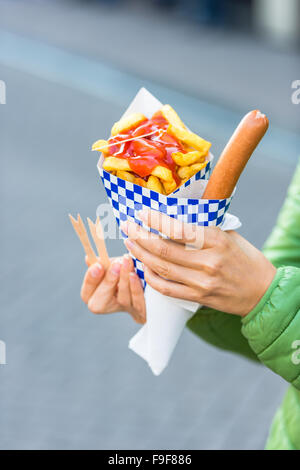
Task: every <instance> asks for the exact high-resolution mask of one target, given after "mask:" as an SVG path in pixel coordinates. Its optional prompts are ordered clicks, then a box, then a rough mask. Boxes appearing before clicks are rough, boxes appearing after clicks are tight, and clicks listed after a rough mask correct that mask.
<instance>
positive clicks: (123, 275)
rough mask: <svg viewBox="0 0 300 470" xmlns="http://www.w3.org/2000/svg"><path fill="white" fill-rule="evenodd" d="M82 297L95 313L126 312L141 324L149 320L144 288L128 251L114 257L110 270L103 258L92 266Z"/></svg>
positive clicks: (86, 275) (87, 273) (84, 283)
mask: <svg viewBox="0 0 300 470" xmlns="http://www.w3.org/2000/svg"><path fill="white" fill-rule="evenodd" d="M81 298H82V300H83V301H84V303H86V304H87V306H88V308H89V310H90V311H91V312H92V313H95V314H101V313H102V314H103V313H113V312H120V311H126V312H128V313H130V314H131V316H132V317H133V319H134V320H135V321H136V322H137V323H145V321H146V307H145V299H144V291H143V288H142V284H141V281H140V279H139V277H138V275H137V274H136V273H135V272H134V266H133V261H132V259H131V257H130V256H129V255H128V254H127V255H124V256H123V258H116V259H113V260H112V262H111V265H110V267H109V268H108V270H107V271H106V272H105V270H104V268H103V266H102V265H101V263H100V261H99V263H96V264H93V265H92V266H90V267H89V268H88V270H87V272H86V274H85V277H84V280H83V283H82V287H81Z"/></svg>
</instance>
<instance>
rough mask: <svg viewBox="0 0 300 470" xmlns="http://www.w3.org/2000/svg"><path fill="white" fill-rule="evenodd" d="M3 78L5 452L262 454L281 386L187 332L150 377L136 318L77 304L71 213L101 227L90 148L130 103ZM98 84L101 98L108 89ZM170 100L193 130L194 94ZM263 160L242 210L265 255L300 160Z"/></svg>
mask: <svg viewBox="0 0 300 470" xmlns="http://www.w3.org/2000/svg"><path fill="white" fill-rule="evenodd" d="M1 21H2V20H1ZM33 27H34V25H32V28H33ZM32 50H34V51H35V52H37V49H32ZM43 51H44V49H43ZM49 54H50V52H49ZM0 55H1V54H0ZM38 57H39V56H37V58H38ZM72 57H73V59H72V60H73V61H74V62H76V56H72ZM78 60H80V58H79V57H78ZM52 65H53V64H52ZM120 65H122V64H120ZM0 67H1V69H0V70H1V72H0V75H1V77H0V78H1V79H3V80H5V81H6V83H7V88H8V91H9V94H8V100H7V104H6V105H5V106H1V107H0V121H1V122H0V129H1V154H2V155H3V156H4V172H3V173H2V179H3V184H1V188H2V194H1V196H2V198H3V201H4V204H2V205H1V216H2V220H3V223H2V230H1V233H0V239H1V243H0V245H1V247H2V248H1V255H2V263H1V266H2V269H1V271H0V276H1V286H2V289H1V292H0V299H1V314H0V339H2V340H4V341H6V344H7V362H8V363H7V365H6V366H0V448H1V449H16V448H21V449H65V448H66V449H76V448H79V449H94V448H96V449H101V448H104V449H114V448H119V449H128V448H132V449H142V448H149V449H151V448H156V449H163V448H167V449H180V448H181V449H194V448H195V449H257V448H259V449H260V448H263V446H264V442H265V439H266V435H267V430H268V427H269V424H270V422H271V419H272V416H273V414H274V412H275V410H276V407H277V406H278V405H279V403H280V401H281V398H282V396H283V393H284V390H285V389H286V384H285V383H284V381H283V380H281V379H280V378H279V377H278V376H276V375H274V374H273V373H272V372H271V371H269V370H267V369H266V368H264V367H262V366H260V365H258V364H253V363H251V362H249V361H247V360H245V359H242V358H239V357H237V356H234V355H232V354H230V353H224V352H222V351H219V350H217V349H214V348H212V347H210V346H209V345H207V344H205V343H203V342H202V341H200V340H199V339H198V338H197V337H196V336H194V335H192V334H191V333H190V332H189V331H185V332H184V334H183V337H182V338H181V340H180V343H179V345H178V347H177V349H176V351H175V354H174V357H173V359H172V361H171V363H170V365H169V367H168V368H167V370H166V371H165V372H164V373H163V375H161V376H160V377H158V378H157V377H154V376H152V374H151V372H150V370H148V368H147V366H146V365H145V363H144V362H143V361H142V360H141V359H140V358H138V357H137V356H135V355H134V354H133V353H132V352H131V351H129V350H128V349H127V342H128V339H129V338H130V337H131V336H132V335H133V333H134V332H135V331H136V330H137V326H136V325H135V324H134V323H133V322H132V320H131V319H130V318H129V317H128V316H127V315H125V314H124V313H119V314H115V315H111V316H101V317H97V316H93V315H92V314H90V313H89V312H88V311H87V309H86V308H85V306H84V305H83V304H82V303H81V301H80V298H79V287H80V283H81V280H82V276H83V274H84V270H85V266H84V262H83V256H82V252H81V248H80V246H79V242H78V240H77V239H76V237H75V235H74V234H73V232H72V228H71V225H70V223H69V221H68V218H67V214H68V213H69V212H71V213H76V212H80V213H81V214H82V215H83V216H93V215H94V213H95V209H96V206H97V205H98V204H99V203H100V202H103V201H104V200H105V195H104V191H103V189H102V186H101V184H100V182H99V179H98V175H97V172H96V168H95V164H96V161H95V157H94V156H93V155H91V154H90V152H89V145H90V143H91V142H93V141H94V140H95V139H96V138H98V137H100V136H102V135H106V133H107V131H108V128H109V126H110V123H111V122H113V121H114V120H116V119H117V118H118V116H119V115H120V113H121V112H122V110H123V108H124V106H125V104H126V103H124V102H122V100H120V103H119V105H118V104H117V100H113V99H110V98H109V95H108V97H107V98H106V99H105V97H104V96H102V97H101V96H100V95H99V94H97V93H93V90H90V92H88V89H86V92H85V91H84V90H80V89H79V88H76V87H72V88H71V87H68V86H66V85H65V82H59V81H57V82H56V83H55V80H54V79H53V76H52V78H51V80H50V79H47V77H46V75H45V77H44V78H41V75H40V74H39V73H38V68H36V69H32V71H31V73H30V70H29V69H27V71H24V70H23V71H22V70H21V67H19V68H17V67H16V66H14V67H13V66H12V67H8V66H4V65H3V64H1V62H0ZM65 67H67V65H66V64H65ZM114 73H115V72H114V70H112V76H114ZM57 76H58V75H57ZM128 80H129V79H128ZM130 80H131V81H128V82H126V84H127V85H128V87H129V88H130V86H136V85H137V83H138V82H137V81H136V80H137V79H136V78H135V76H134V75H132V77H131V79H130ZM130 84H131V85H130ZM150 85H151V84H150ZM101 86H102V87H103V89H104V91H103V94H104V95H105V90H108V89H109V86H110V85H109V84H108V83H106V82H105V81H104V80H103V83H101ZM170 93H171V91H170ZM174 93H175V92H174ZM170 96H171V95H170ZM173 96H174V97H175V96H178V100H179V99H180V104H181V106H182V111H184V118H185V120H186V121H187V122H188V123H189V122H191V121H192V123H193V124H194V123H195V110H193V109H192V108H190V106H189V103H190V99H191V97H189V96H187V95H185V94H178V95H175V94H174V95H173ZM195 99H196V98H195ZM195 102H196V101H195ZM172 104H174V105H176V103H173V102H172ZM244 105H245V104H243V106H244ZM207 106H208V105H207ZM245 106H246V105H245ZM205 109H208V108H205ZM189 110H190V111H189ZM219 111H220V113H219V114H221V112H222V109H219ZM217 112H218V109H216V113H217ZM224 112H225V111H224ZM199 114H200V115H199V121H200V123H201V122H202V121H203V116H202V114H203V112H201V111H200V113H199ZM230 116H231V118H230V119H229V117H230ZM235 118H236V114H234V113H233V114H230V110H229V111H228V112H226V113H225V114H224V115H223V120H224V128H225V129H226V130H227V129H229V128H230V127H231V128H233V126H234V120H235ZM216 119H218V118H217V117H216ZM226 119H227V121H226ZM214 122H215V123H216V122H217V121H213V119H212V120H211V123H210V125H209V126H208V129H207V132H211V134H213V133H214V134H215V140H216V142H217V144H216V153H218V151H219V148H221V146H222V145H223V143H224V140H223V139H224V130H223V129H219V128H218V127H216V128H215V129H213V125H214ZM199 126H200V124H199ZM209 129H210V130H209ZM197 130H200V129H197ZM262 149H264V150H262ZM262 149H261V150H260V151H259V152H257V155H256V157H255V158H254V159H253V161H252V162H251V163H250V164H249V167H248V169H247V172H245V174H244V175H243V178H242V181H241V184H240V185H239V189H238V194H237V196H236V198H235V200H234V202H233V205H232V212H234V213H236V214H237V215H239V216H241V218H242V219H243V222H244V225H243V228H242V233H244V234H245V235H246V236H247V237H248V238H249V239H250V240H251V241H252V242H254V243H255V244H256V245H257V246H261V244H262V243H263V240H264V239H265V237H266V236H267V234H268V233H269V231H270V229H271V227H272V225H273V223H274V221H275V218H276V214H277V212H278V208H279V207H280V204H281V203H282V200H283V198H284V194H285V190H286V187H287V185H288V182H289V180H290V178H291V175H292V173H293V169H294V166H295V162H296V160H295V156H294V157H293V158H291V159H287V160H285V159H284V156H283V160H282V161H279V160H278V159H273V158H272V152H271V151H270V154H269V155H268V154H267V153H268V152H267V150H269V149H270V150H272V143H271V142H270V143H269V146H268V147H262ZM275 151H276V149H275V148H274V152H275ZM295 155H296V153H295ZM3 174H4V178H3ZM262 201H263V202H262ZM258 208H259V210H258ZM123 250H124V248H123V245H122V243H121V242H119V241H111V242H110V243H109V251H110V253H111V255H115V254H121V253H122V252H123Z"/></svg>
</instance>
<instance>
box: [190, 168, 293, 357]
mask: <svg viewBox="0 0 300 470" xmlns="http://www.w3.org/2000/svg"><path fill="white" fill-rule="evenodd" d="M263 252H264V254H265V256H266V257H267V258H268V259H269V260H270V261H271V262H272V263H273V264H274V266H276V267H278V266H282V265H287V266H298V267H300V161H299V165H298V167H297V170H296V172H295V175H294V178H293V180H292V183H291V185H290V187H289V190H288V194H287V198H286V201H285V203H284V205H283V207H282V209H281V211H280V214H279V217H278V220H277V223H276V226H275V228H274V230H273V232H272V234H271V235H270V237H269V239H268V240H267V242H266V244H265V246H264V250H263ZM295 275H296V274H295ZM274 282H276V281H274ZM282 282H283V280H282V281H281V285H282ZM279 288H280V289H282V287H279V286H278V289H279ZM270 289H271V287H270ZM270 289H269V290H268V292H270ZM266 295H268V294H266ZM283 295H284V294H283ZM283 298H284V297H283ZM263 305H264V304H263V302H260V303H259V304H258V306H257V307H256V309H255V312H256V313H258V311H259V309H260V310H261V312H260V316H263V313H264V308H263ZM277 308H278V306H277ZM281 314H282V313H281V311H280V312H278V313H277V317H276V318H280V316H281ZM285 314H286V312H285ZM254 315H255V314H254ZM269 315H270V313H269ZM273 315H276V309H275V310H274V312H273ZM298 315H299V313H298ZM251 316H252V314H251V315H250V314H249V315H248V316H246V317H245V320H244V323H245V325H244V327H243V334H242V332H241V327H242V322H241V319H240V318H236V317H235V316H233V315H228V314H227V313H223V312H219V311H216V310H213V309H199V310H198V312H197V313H196V314H195V315H194V317H193V318H192V319H191V320H190V321H189V322H188V325H187V326H188V327H189V328H190V330H192V331H193V332H194V333H195V334H197V335H198V336H200V337H201V338H202V339H204V340H205V341H207V342H208V343H210V344H212V345H214V346H217V347H220V348H222V349H225V350H230V351H232V352H237V353H239V354H242V355H244V356H246V357H248V358H251V359H257V355H256V354H257V350H256V349H255V348H253V349H252V343H251V342H250V344H251V346H250V345H249V343H248V339H250V338H248V336H247V335H248V332H249V328H250V327H247V328H246V322H247V320H246V319H247V318H251ZM249 334H250V333H249ZM244 335H245V337H244ZM246 338H247V339H246ZM298 339H300V333H299V338H298ZM259 359H261V360H263V357H259ZM267 365H268V364H267Z"/></svg>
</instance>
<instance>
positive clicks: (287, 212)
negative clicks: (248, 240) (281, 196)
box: [263, 160, 300, 267]
mask: <svg viewBox="0 0 300 470" xmlns="http://www.w3.org/2000/svg"><path fill="white" fill-rule="evenodd" d="M263 251H264V254H265V255H266V257H267V258H268V259H269V260H270V261H271V262H272V263H273V264H274V266H276V267H279V266H297V267H300V160H299V164H298V167H297V169H296V172H295V175H294V178H293V180H292V182H291V185H290V187H289V189H288V193H287V197H286V200H285V202H284V205H283V207H282V209H281V211H280V214H279V217H278V220H277V223H276V226H275V228H274V230H273V231H272V233H271V235H270V237H269V238H268V240H267V242H266V243H265V246H264V249H263Z"/></svg>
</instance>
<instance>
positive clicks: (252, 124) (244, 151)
mask: <svg viewBox="0 0 300 470" xmlns="http://www.w3.org/2000/svg"><path fill="white" fill-rule="evenodd" d="M268 127H269V120H268V118H267V117H266V116H265V115H264V114H262V113H261V112H260V111H258V110H254V111H250V113H248V114H246V116H245V117H244V118H243V119H242V120H241V122H240V123H239V125H238V127H237V128H236V130H235V131H234V133H233V135H232V136H231V138H230V140H229V142H228V143H227V145H226V147H225V148H224V150H223V152H222V154H221V156H220V158H219V160H218V163H217V164H216V166H215V168H214V170H213V172H212V175H211V177H210V179H209V182H208V184H207V186H206V189H205V191H204V194H203V196H202V198H203V199H225V198H228V197H230V196H231V194H232V192H233V190H234V188H235V186H236V183H237V181H238V179H239V177H240V175H241V173H242V171H243V169H244V168H245V166H246V164H247V162H248V160H249V158H250V157H251V155H252V153H253V152H254V150H255V149H256V147H257V145H258V144H259V142H260V141H261V139H262V138H263V136H264V135H265V133H266V131H267V129H268Z"/></svg>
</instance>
